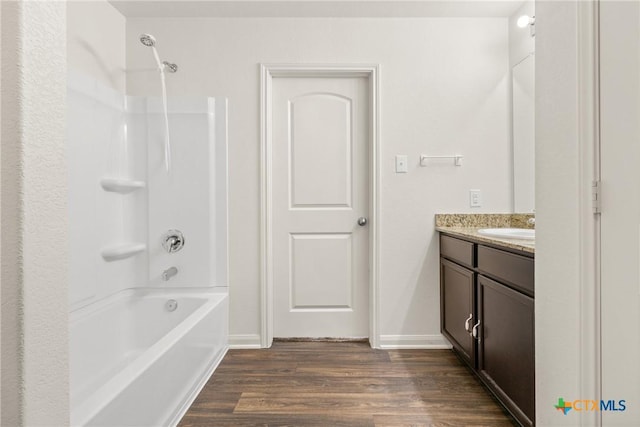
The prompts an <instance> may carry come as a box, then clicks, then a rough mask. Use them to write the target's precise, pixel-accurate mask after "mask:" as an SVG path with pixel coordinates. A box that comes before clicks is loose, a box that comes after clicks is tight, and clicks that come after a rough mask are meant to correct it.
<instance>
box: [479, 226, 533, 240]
mask: <svg viewBox="0 0 640 427" xmlns="http://www.w3.org/2000/svg"><path fill="white" fill-rule="evenodd" d="M478 233H479V234H482V235H483V236H491V237H500V238H502V239H519V240H535V238H536V230H533V229H528V228H481V229H480V230H478Z"/></svg>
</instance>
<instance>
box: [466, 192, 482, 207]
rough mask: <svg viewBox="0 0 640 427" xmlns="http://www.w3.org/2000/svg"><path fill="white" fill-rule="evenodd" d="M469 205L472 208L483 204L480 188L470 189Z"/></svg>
mask: <svg viewBox="0 0 640 427" xmlns="http://www.w3.org/2000/svg"><path fill="white" fill-rule="evenodd" d="M469 206H471V207H472V208H479V207H480V206H482V194H481V193H480V190H469Z"/></svg>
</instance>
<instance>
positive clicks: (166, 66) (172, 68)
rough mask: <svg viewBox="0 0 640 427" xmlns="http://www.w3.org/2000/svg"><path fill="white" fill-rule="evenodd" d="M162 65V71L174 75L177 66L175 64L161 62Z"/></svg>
mask: <svg viewBox="0 0 640 427" xmlns="http://www.w3.org/2000/svg"><path fill="white" fill-rule="evenodd" d="M162 65H164V69H165V70H167V71H168V72H170V73H175V72H176V71H178V66H177V65H176V64H172V63H170V62H167V61H162Z"/></svg>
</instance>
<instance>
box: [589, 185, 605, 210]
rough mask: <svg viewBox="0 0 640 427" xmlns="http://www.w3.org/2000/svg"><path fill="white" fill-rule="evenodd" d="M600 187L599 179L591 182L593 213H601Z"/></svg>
mask: <svg viewBox="0 0 640 427" xmlns="http://www.w3.org/2000/svg"><path fill="white" fill-rule="evenodd" d="M601 200H602V187H601V185H600V181H592V182H591V206H592V207H593V213H594V215H597V214H600V213H602V210H601V209H602V205H601Z"/></svg>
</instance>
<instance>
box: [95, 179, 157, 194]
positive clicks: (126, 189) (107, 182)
mask: <svg viewBox="0 0 640 427" xmlns="http://www.w3.org/2000/svg"><path fill="white" fill-rule="evenodd" d="M100 185H101V186H102V188H103V190H104V191H111V192H114V193H121V194H127V193H131V192H132V191H135V190H138V189H140V188H144V187H145V186H146V185H147V184H146V183H145V182H144V181H134V180H132V179H119V178H102V180H101V181H100Z"/></svg>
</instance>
